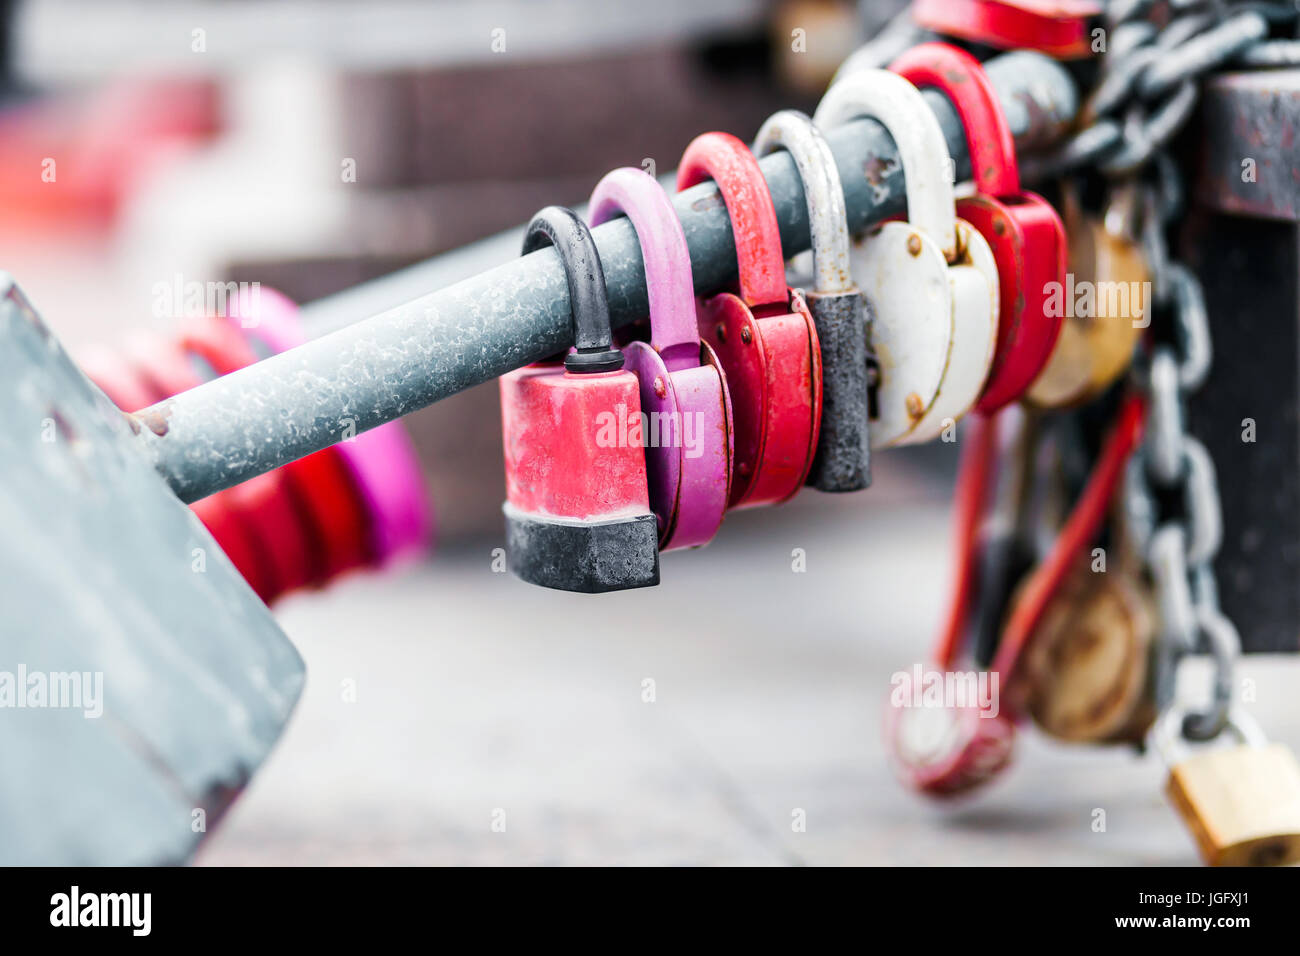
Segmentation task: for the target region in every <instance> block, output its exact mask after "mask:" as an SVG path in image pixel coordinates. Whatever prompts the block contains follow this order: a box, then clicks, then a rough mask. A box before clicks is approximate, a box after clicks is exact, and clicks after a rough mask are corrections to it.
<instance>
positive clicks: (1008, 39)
mask: <svg viewBox="0 0 1300 956" xmlns="http://www.w3.org/2000/svg"><path fill="white" fill-rule="evenodd" d="M1101 14H1102V8H1101V4H1100V3H1099V2H1098V0H915V2H914V3H913V4H912V17H913V19H915V21H916V22H917V24H918V25H920V26H922V27H925V28H926V29H929V30H933V31H934V32H935V33H942V34H945V35H948V36H955V37H961V38H962V39H963V40H970V41H972V42H974V43H979V44H981V45H983V46H991V47H994V48H996V49H999V50H1037V51H1038V52H1039V53H1045V54H1046V55H1048V56H1051V57H1056V58H1057V59H1060V60H1078V59H1084V58H1086V57H1089V56H1091V55H1092V53H1093V52H1094V51H1093V48H1092V39H1093V33H1092V31H1093V27H1094V24H1095V22H1096V21H1097V20H1098V18H1100V16H1101Z"/></svg>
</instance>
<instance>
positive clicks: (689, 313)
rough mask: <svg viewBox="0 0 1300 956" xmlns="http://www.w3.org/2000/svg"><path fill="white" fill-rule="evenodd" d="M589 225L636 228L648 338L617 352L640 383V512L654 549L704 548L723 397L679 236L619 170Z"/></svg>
mask: <svg viewBox="0 0 1300 956" xmlns="http://www.w3.org/2000/svg"><path fill="white" fill-rule="evenodd" d="M590 206H591V208H590V212H589V214H588V215H589V218H590V219H591V224H592V225H593V226H596V225H599V224H601V223H603V222H607V221H609V220H610V219H613V218H615V217H616V216H618V215H620V214H621V215H625V216H626V217H627V218H628V220H629V221H630V222H631V223H632V227H633V228H634V229H635V230H636V234H637V238H638V240H639V241H640V243H641V258H642V259H643V260H644V262H645V275H646V292H647V295H648V297H649V301H650V341H649V343H646V342H631V343H629V344H628V345H626V346H624V348H623V356H624V361H625V364H624V368H626V369H627V370H628V371H631V372H634V373H635V374H636V377H637V380H638V382H639V383H640V386H641V389H640V390H641V416H640V420H639V422H638V424H639V425H640V429H639V432H640V435H641V438H642V442H643V444H644V447H645V457H646V474H647V479H648V484H649V491H650V507H651V510H653V511H654V513H655V516H656V518H657V519H658V523H659V545H660V548H661V549H662V550H664V551H669V550H672V549H674V548H691V547H699V546H700V545H704V544H707V543H708V542H709V541H710V540H712V538H713V536H714V535H715V534H717V532H718V527H719V525H721V524H722V517H723V515H724V514H725V513H726V510H727V499H728V496H729V495H730V493H731V461H732V440H733V439H732V430H731V429H732V415H731V396H730V395H729V394H728V392H727V382H726V379H725V378H724V376H723V374H722V366H721V363H720V362H719V361H718V356H717V355H716V354H715V353H714V351H713V349H712V348H710V347H709V345H708V344H707V343H705V342H702V341H701V340H700V333H699V327H698V325H697V324H696V318H695V287H694V282H693V277H692V275H691V258H690V251H689V249H688V248H687V246H686V235H685V234H684V233H683V232H682V224H681V222H680V221H678V219H677V214H676V212H675V211H674V210H673V204H672V201H671V200H670V199H669V198H668V194H667V193H666V192H664V190H663V187H661V186H660V185H659V184H658V183H657V182H656V181H655V180H654V178H653V177H651V176H649V175H648V174H646V173H645V172H643V171H642V170H640V169H636V168H634V167H631V166H624V167H623V168H621V169H616V170H614V171H613V172H611V173H610V174H609V175H607V176H606V177H605V178H604V179H602V180H601V181H600V182H599V183H597V184H596V189H595V191H594V192H592V194H591V204H590Z"/></svg>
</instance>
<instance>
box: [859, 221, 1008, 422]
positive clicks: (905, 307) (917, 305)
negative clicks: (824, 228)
mask: <svg viewBox="0 0 1300 956" xmlns="http://www.w3.org/2000/svg"><path fill="white" fill-rule="evenodd" d="M957 235H958V244H957V245H958V249H959V250H961V255H960V257H959V258H958V259H957V260H956V264H954V265H951V266H950V265H949V264H948V262H947V260H946V259H945V258H944V255H943V251H942V249H941V248H940V247H939V245H938V243H936V242H935V241H934V240H933V239H931V238H930V237H929V236H928V235H927V234H926V233H924V232H922V231H921V230H919V229H916V228H914V227H912V226H911V225H909V224H907V223H898V222H891V223H886V224H885V225H884V226H882V227H881V228H880V229H879V230H877V231H874V232H872V233H871V234H869V235H867V236H865V237H863V238H861V239H859V240H858V241H857V242H855V243H854V248H853V253H852V270H853V277H854V279H855V281H856V282H857V283H858V286H859V288H861V289H862V291H863V293H864V294H865V295H866V297H867V299H868V300H870V302H871V305H872V308H873V321H872V331H871V344H872V348H873V349H874V350H875V353H876V358H877V361H878V362H879V364H880V382H879V386H878V388H877V401H876V407H877V410H878V418H877V419H874V420H873V421H872V432H871V437H872V446H873V447H888V446H891V445H907V444H915V443H918V442H924V441H930V440H932V439H934V438H936V437H938V436H939V435H940V434H941V433H942V432H943V430H944V429H945V428H946V427H947V426H948V424H949V423H950V422H954V421H956V420H957V419H959V418H960V417H961V416H962V415H964V414H966V412H968V411H969V410H970V408H971V406H973V405H974V404H975V402H976V401H977V400H978V398H979V395H980V392H981V391H982V389H983V387H984V382H985V380H986V379H987V378H988V373H989V368H990V367H991V365H992V362H993V353H994V350H995V348H996V345H997V314H998V301H999V299H998V295H999V287H998V274H997V263H996V261H995V260H994V258H993V251H992V250H991V249H990V248H989V244H988V242H987V241H986V240H985V239H984V237H983V236H981V235H980V234H979V232H978V231H976V230H975V229H973V228H972V227H971V226H970V225H969V224H968V223H966V222H965V221H963V220H957Z"/></svg>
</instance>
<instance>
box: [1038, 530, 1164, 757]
mask: <svg viewBox="0 0 1300 956" xmlns="http://www.w3.org/2000/svg"><path fill="white" fill-rule="evenodd" d="M1096 561H1097V559H1096V558H1094V557H1092V556H1091V555H1089V554H1084V555H1081V556H1080V558H1079V559H1078V560H1077V561H1076V563H1075V565H1074V567H1073V568H1072V569H1071V571H1070V574H1069V575H1068V576H1067V577H1066V579H1065V580H1064V581H1063V582H1062V583H1061V587H1060V590H1059V592H1058V593H1057V594H1056V595H1055V596H1054V597H1053V599H1052V602H1051V603H1050V604H1049V605H1048V607H1047V610H1046V611H1045V612H1044V614H1043V618H1042V621H1041V622H1040V623H1039V625H1038V627H1037V628H1036V629H1035V634H1034V637H1033V638H1032V640H1031V641H1030V643H1029V649H1028V650H1027V652H1026V654H1025V663H1024V676H1025V682H1024V685H1022V686H1025V687H1026V688H1027V690H1026V699H1025V702H1024V709H1025V710H1026V711H1027V712H1028V713H1029V714H1030V716H1032V717H1033V719H1034V723H1036V724H1037V725H1038V726H1039V727H1040V728H1041V729H1042V730H1043V731H1044V732H1046V733H1048V734H1050V735H1052V736H1053V737H1057V738H1059V739H1061V740H1069V741H1073V742H1090V743H1103V742H1137V741H1140V740H1142V739H1143V738H1144V737H1145V736H1146V733H1147V731H1148V730H1149V729H1150V727H1151V724H1152V721H1153V720H1154V719H1155V715H1156V712H1155V705H1154V695H1153V690H1154V688H1153V676H1154V668H1153V667H1152V663H1153V661H1152V651H1153V647H1154V642H1155V634H1156V613H1155V608H1154V603H1153V602H1152V600H1151V597H1150V595H1149V594H1147V593H1146V589H1145V588H1144V587H1143V586H1142V584H1141V581H1140V579H1138V578H1136V577H1135V576H1133V575H1130V574H1128V573H1127V572H1126V570H1125V569H1122V568H1110V569H1106V570H1101V571H1098V570H1096Z"/></svg>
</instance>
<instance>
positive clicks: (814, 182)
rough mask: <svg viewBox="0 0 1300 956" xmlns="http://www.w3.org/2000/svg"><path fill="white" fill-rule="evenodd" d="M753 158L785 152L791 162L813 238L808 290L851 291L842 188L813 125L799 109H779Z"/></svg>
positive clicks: (832, 159)
mask: <svg viewBox="0 0 1300 956" xmlns="http://www.w3.org/2000/svg"><path fill="white" fill-rule="evenodd" d="M753 149H754V155H755V156H758V157H760V158H762V157H763V156H766V155H768V154H769V153H774V152H776V151H777V150H778V149H784V150H785V151H786V152H788V153H789V154H790V155H791V157H793V158H794V164H795V168H796V169H798V170H799V179H800V181H801V182H802V183H803V193H804V197H805V198H806V199H807V201H808V231H809V233H810V236H811V239H812V256H813V272H814V277H813V290H814V291H815V292H820V293H822V294H824V295H837V294H840V293H845V292H856V291H857V286H856V285H854V283H853V277H852V275H851V274H850V271H849V223H848V215H847V213H846V212H845V209H844V187H843V186H842V185H841V184H840V172H839V170H838V169H836V168H835V154H834V153H832V152H831V147H830V144H829V143H827V142H826V138H825V137H824V136H822V134H821V133H819V132H818V131H817V127H816V126H814V125H813V121H812V120H811V119H810V118H809V117H808V116H807V115H806V114H804V113H801V112H799V111H798V110H780V111H778V112H776V113H773V114H772V115H771V116H769V117H768V118H767V120H766V121H765V122H764V123H763V125H762V127H761V128H760V129H759V131H758V135H757V136H756V137H755V138H754V147H753Z"/></svg>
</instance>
